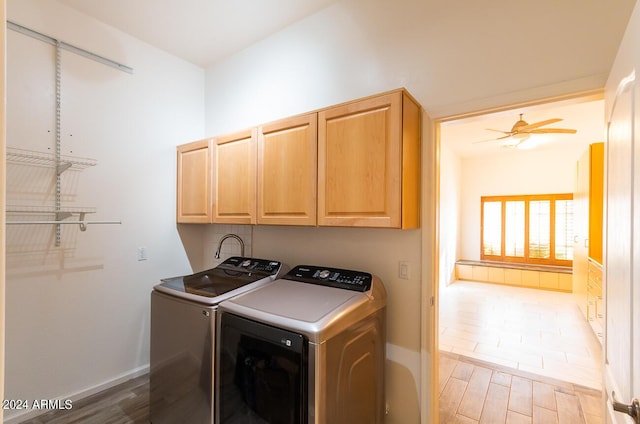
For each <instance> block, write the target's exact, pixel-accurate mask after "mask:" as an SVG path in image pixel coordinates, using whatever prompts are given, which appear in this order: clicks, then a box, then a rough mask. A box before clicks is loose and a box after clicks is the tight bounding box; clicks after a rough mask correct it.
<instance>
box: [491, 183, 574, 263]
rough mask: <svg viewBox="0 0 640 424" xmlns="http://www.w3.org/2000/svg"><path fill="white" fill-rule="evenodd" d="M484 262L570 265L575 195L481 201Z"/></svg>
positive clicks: (548, 195) (492, 197)
mask: <svg viewBox="0 0 640 424" xmlns="http://www.w3.org/2000/svg"><path fill="white" fill-rule="evenodd" d="M480 211H481V231H480V243H481V254H480V258H481V259H483V260H492V261H503V262H523V263H532V264H546V265H564V266H570V265H571V263H572V261H573V237H572V234H573V195H572V194H545V195H522V196H489V197H482V198H481V208H480Z"/></svg>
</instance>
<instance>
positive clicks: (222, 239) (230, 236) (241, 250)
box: [214, 234, 244, 259]
mask: <svg viewBox="0 0 640 424" xmlns="http://www.w3.org/2000/svg"><path fill="white" fill-rule="evenodd" d="M228 238H234V239H236V240H238V242H239V243H240V256H242V257H244V242H243V241H242V239H241V238H240V237H238V236H237V235H235V234H226V235H224V236H223V237H222V238H221V239H220V243H219V244H218V250H216V254H215V256H214V257H215V258H216V259H220V249H221V248H222V243H223V242H224V241H225V240H226V239H228Z"/></svg>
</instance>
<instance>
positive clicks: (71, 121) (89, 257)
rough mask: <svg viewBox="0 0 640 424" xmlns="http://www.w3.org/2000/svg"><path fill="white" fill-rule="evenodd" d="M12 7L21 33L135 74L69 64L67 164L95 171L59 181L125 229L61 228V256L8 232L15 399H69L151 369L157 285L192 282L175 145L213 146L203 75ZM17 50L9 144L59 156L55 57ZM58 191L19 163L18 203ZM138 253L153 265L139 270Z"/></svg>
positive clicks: (74, 19) (34, 1) (154, 53)
mask: <svg viewBox="0 0 640 424" xmlns="http://www.w3.org/2000/svg"><path fill="white" fill-rule="evenodd" d="M7 8H8V19H10V20H12V21H14V22H16V23H19V24H22V25H25V26H27V27H30V28H32V29H34V30H37V31H40V32H42V33H45V34H48V35H51V36H54V37H57V38H59V39H61V40H63V41H65V42H68V43H71V44H74V45H77V46H80V47H83V48H85V49H87V50H90V51H93V52H95V53H98V54H101V55H103V56H105V57H108V58H111V59H114V60H117V61H119V62H121V63H124V64H125V65H128V66H131V67H133V68H134V73H133V75H130V74H127V73H124V72H121V71H119V70H116V69H113V68H109V67H106V66H105V65H102V64H98V63H96V62H93V61H90V60H88V59H86V58H82V57H79V56H76V55H74V54H72V53H69V52H64V53H63V56H62V117H61V121H62V147H63V153H64V154H72V155H76V156H85V157H89V158H94V159H96V160H97V165H96V166H94V167H90V168H88V169H85V170H83V171H81V172H75V171H67V172H65V173H64V174H63V200H64V204H65V205H73V206H90V207H95V208H96V210H97V212H96V213H95V214H92V215H89V216H87V219H89V220H121V221H122V224H121V225H104V226H98V225H94V226H90V227H89V228H88V230H87V231H86V232H80V231H79V230H78V228H77V227H75V226H64V227H63V228H62V236H63V246H62V248H56V247H55V246H54V239H53V236H52V231H53V228H54V227H53V226H49V225H47V226H19V227H18V226H9V227H8V229H7V238H8V242H7V284H6V289H7V293H6V301H7V310H6V312H7V314H6V347H7V349H6V393H5V394H6V396H5V398H7V399H56V398H63V399H64V398H69V397H71V396H73V395H74V394H78V393H83V394H86V393H87V391H89V392H90V391H91V390H92V389H94V388H96V387H102V386H104V385H108V384H110V383H111V382H114V381H117V380H118V379H119V378H121V377H126V376H128V375H130V374H131V373H135V372H139V371H144V370H145V368H146V367H147V366H148V362H149V293H150V291H151V288H152V286H153V285H154V284H157V283H158V281H159V279H160V278H162V277H167V276H173V275H178V274H182V273H186V272H189V271H191V266H190V263H189V258H188V257H187V253H186V252H185V249H184V247H183V246H182V244H181V239H180V235H179V234H178V231H177V229H176V225H175V185H176V183H175V168H176V159H175V146H176V145H178V144H180V143H183V142H185V141H187V140H190V139H197V138H201V137H203V135H204V131H203V127H204V125H203V121H204V119H203V118H204V96H203V92H204V71H203V69H201V68H198V67H196V66H193V65H191V64H188V63H186V62H184V61H181V60H177V59H175V58H173V57H171V56H169V55H167V54H166V53H163V52H160V51H158V50H156V49H154V48H151V47H150V46H148V45H146V44H143V43H141V42H139V41H137V40H136V39H133V38H131V37H129V36H126V35H124V34H123V33H121V32H118V31H115V30H113V29H111V28H109V27H106V26H104V25H102V24H100V23H98V22H97V21H94V20H92V19H89V18H87V17H85V16H84V15H81V14H79V13H77V12H75V11H73V10H71V9H68V8H66V7H63V6H61V5H59V4H58V3H57V2H52V1H46V0H13V1H9V2H8V5H7ZM7 44H8V45H7V55H8V57H7V63H8V100H7V106H8V112H7V113H8V117H7V133H8V137H7V145H8V146H10V147H20V148H28V149H34V150H39V151H53V149H54V143H55V138H54V135H53V134H54V105H55V103H54V101H55V97H54V89H53V82H54V65H53V64H54V49H53V47H52V46H50V45H47V44H44V43H42V42H41V41H37V40H34V39H32V38H29V37H27V36H25V35H23V34H19V33H16V32H14V31H8V43H7ZM52 181H53V172H52V170H51V169H45V168H39V167H25V166H16V165H11V164H10V165H9V166H8V182H7V190H8V203H11V202H15V203H18V202H20V203H29V204H52V202H53V194H52V193H53V191H52V190H53V183H52ZM12 218H15V219H20V218H24V217H15V216H10V217H9V219H12ZM46 218H48V219H51V218H52V217H46ZM74 219H77V218H74ZM185 233H189V230H186V231H185ZM139 246H145V247H147V249H148V253H149V259H148V260H146V261H137V260H136V250H137V247H139ZM198 248H199V247H198V246H196V247H195V248H194V250H197V249H198ZM11 413H12V412H8V413H7V415H6V416H7V417H9V415H10V414H11ZM13 414H14V415H15V412H14V413H13Z"/></svg>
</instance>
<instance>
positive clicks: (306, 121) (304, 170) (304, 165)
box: [257, 113, 317, 225]
mask: <svg viewBox="0 0 640 424" xmlns="http://www.w3.org/2000/svg"><path fill="white" fill-rule="evenodd" d="M316 167H317V114H316V113H311V114H307V115H302V116H297V117H293V118H288V119H283V120H280V121H277V122H273V123H270V124H267V125H263V126H262V127H260V128H259V129H258V217H257V222H258V224H278V225H316V174H317V173H316Z"/></svg>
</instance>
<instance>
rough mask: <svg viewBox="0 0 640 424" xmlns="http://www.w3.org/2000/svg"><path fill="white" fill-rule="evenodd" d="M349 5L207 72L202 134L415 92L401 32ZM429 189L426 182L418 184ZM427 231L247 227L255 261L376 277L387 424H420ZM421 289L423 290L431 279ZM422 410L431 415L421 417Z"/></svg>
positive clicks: (324, 12) (427, 137)
mask: <svg viewBox="0 0 640 424" xmlns="http://www.w3.org/2000/svg"><path fill="white" fill-rule="evenodd" d="M354 3H357V2H338V3H336V4H335V5H333V6H330V7H328V8H326V9H324V10H322V11H321V12H319V13H316V14H315V15H313V16H311V17H309V18H307V19H305V20H303V21H300V22H298V23H296V24H294V25H292V26H290V27H287V28H286V29H284V30H282V31H280V32H279V33H276V34H275V35H273V36H271V37H268V38H266V39H264V40H262V41H260V42H258V43H257V44H255V45H253V46H251V47H249V48H247V49H245V50H243V51H241V52H239V53H238V54H236V55H233V56H231V57H229V58H227V59H225V60H223V61H221V62H219V63H217V64H215V65H213V66H211V67H209V68H207V71H206V81H207V82H206V86H207V89H206V90H207V91H206V110H207V117H206V131H207V134H208V135H215V134H222V133H225V132H231V131H235V130H239V129H243V128H246V127H250V126H254V125H256V124H259V123H263V122H268V121H271V120H275V119H279V118H284V117H287V116H291V115H295V114H299V113H303V112H306V111H310V110H314V109H317V108H321V107H326V106H330V105H333V104H336V103H340V102H344V101H348V100H352V99H356V98H359V97H364V96H368V95H372V94H376V93H379V92H383V91H387V90H391V89H395V88H399V87H406V88H407V89H408V91H409V92H412V87H414V84H420V82H419V81H416V80H415V79H413V77H415V75H411V72H412V71H411V69H412V68H411V67H410V66H408V65H407V60H409V56H410V52H409V51H405V50H403V49H402V48H401V47H399V46H402V45H404V41H403V40H404V37H406V36H407V33H406V32H405V31H402V30H398V28H393V29H392V28H382V29H381V28H380V27H376V23H380V19H381V16H378V15H376V16H362V15H363V13H364V14H365V15H366V14H367V13H378V12H380V10H379V9H378V8H377V7H373V8H368V7H367V8H362V7H360V8H356V7H355V5H354ZM394 22H395V21H394ZM365 23H366V25H365ZM363 25H365V26H363ZM329 28H330V30H328V29H329ZM385 37H388V38H385ZM412 94H413V93H412ZM418 100H419V101H424V99H422V100H421V99H418ZM423 106H424V104H423ZM423 119H424V132H423V152H424V153H425V155H426V154H427V152H430V151H431V147H430V144H429V143H430V133H429V132H428V117H427V116H426V114H425V115H424V117H423ZM425 155H423V158H425V157H426V156H425ZM430 164H431V163H430V162H429V160H425V161H424V163H423V172H424V173H425V175H427V174H428V173H429V172H430V171H429V170H430V169H431V165H430ZM430 183H431V180H427V181H426V183H425V185H427V186H428V185H429V184H430ZM426 202H427V199H423V212H424V210H429V208H430V206H429V204H427V203H426ZM431 207H433V206H432V205H431ZM424 231H427V232H430V231H433V228H431V227H430V226H429V223H428V222H427V223H424V222H423V226H422V229H421V230H389V229H365V228H359V229H358V228H297V227H281V226H260V225H259V226H255V227H254V229H253V241H252V243H253V244H252V246H253V255H255V256H257V257H265V258H273V259H279V260H282V261H284V262H285V263H287V264H288V265H289V266H294V265H298V264H304V263H307V264H317V265H326V266H335V267H342V268H353V269H358V270H363V271H369V272H371V273H373V274H376V275H378V276H379V277H380V278H381V279H382V281H383V282H384V284H385V286H386V289H387V294H388V310H387V329H388V332H387V342H388V344H387V371H386V377H387V386H386V395H387V403H388V407H389V414H388V415H387V418H386V422H388V423H416V422H419V417H420V406H419V404H420V396H421V394H422V392H423V391H425V390H426V391H428V388H421V387H420V377H421V376H420V373H421V371H424V370H422V368H421V363H420V353H421V342H422V341H423V340H424V337H425V336H426V335H427V331H428V330H426V329H425V330H423V331H422V333H421V326H420V317H421V290H422V283H423V282H424V281H425V280H427V279H428V278H429V277H428V275H429V272H426V271H425V269H424V267H423V265H422V262H423V259H424V256H425V253H424V252H423V246H422V240H423V238H426V237H424V234H423V232H424ZM431 234H433V233H431ZM400 261H407V262H409V264H410V278H409V279H407V280H403V279H399V278H398V263H399V262H400ZM426 284H427V286H426V287H429V284H430V282H429V281H427V282H426ZM427 290H428V288H427ZM310 301H313V299H310ZM425 372H428V371H425ZM424 413H425V414H427V415H425V416H428V411H425V412H424Z"/></svg>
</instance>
